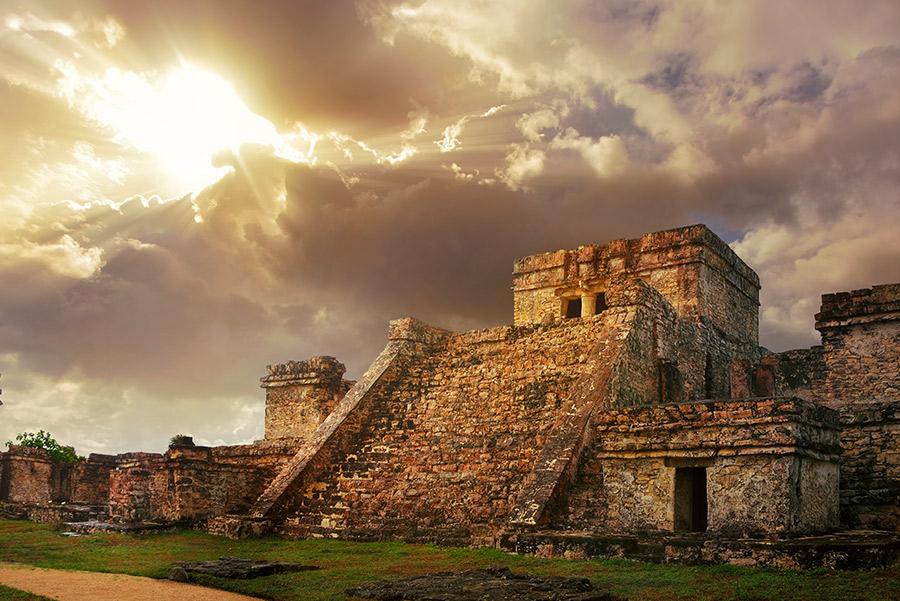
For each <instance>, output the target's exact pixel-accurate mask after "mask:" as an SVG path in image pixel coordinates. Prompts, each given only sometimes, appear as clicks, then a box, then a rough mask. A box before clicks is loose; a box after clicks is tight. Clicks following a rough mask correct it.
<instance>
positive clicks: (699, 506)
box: [674, 467, 708, 532]
mask: <svg viewBox="0 0 900 601" xmlns="http://www.w3.org/2000/svg"><path fill="white" fill-rule="evenodd" d="M674 501H675V530H676V531H678V532H706V528H707V526H708V506H707V500H706V468H705V467H679V468H675V499H674Z"/></svg>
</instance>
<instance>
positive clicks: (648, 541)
mask: <svg viewBox="0 0 900 601" xmlns="http://www.w3.org/2000/svg"><path fill="white" fill-rule="evenodd" d="M500 547H501V548H502V549H505V550H507V551H512V552H515V553H522V554H531V555H537V556H541V557H567V558H571V559H589V558H601V557H621V558H629V559H636V560H640V561H648V562H653V563H683V564H716V563H728V564H732V565H745V566H768V567H779V568H803V569H806V568H823V567H824V568H829V569H841V570H854V569H873V568H882V567H887V566H890V565H891V564H893V563H895V562H896V561H898V560H900V535H898V534H897V533H893V532H885V531H873V530H855V531H845V532H837V533H833V534H828V535H822V536H808V537H797V538H784V539H756V538H754V539H747V538H721V537H715V536H710V535H702V534H697V535H690V534H684V535H673V534H671V533H669V534H659V533H657V534H645V535H609V534H597V533H590V532H568V531H537V532H516V533H507V534H505V535H504V536H503V537H502V538H501V540H500Z"/></svg>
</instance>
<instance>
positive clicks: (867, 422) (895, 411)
mask: <svg viewBox="0 0 900 601" xmlns="http://www.w3.org/2000/svg"><path fill="white" fill-rule="evenodd" d="M840 416H841V446H842V447H843V449H844V453H843V455H842V457H841V521H842V523H844V524H845V525H847V526H849V527H852V528H881V529H886V530H895V531H900V444H898V440H900V403H898V402H897V401H893V402H870V403H866V404H863V405H859V406H848V407H843V408H841V409H840Z"/></svg>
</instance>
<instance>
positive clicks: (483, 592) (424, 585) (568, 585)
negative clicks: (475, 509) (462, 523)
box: [347, 568, 619, 601]
mask: <svg viewBox="0 0 900 601" xmlns="http://www.w3.org/2000/svg"><path fill="white" fill-rule="evenodd" d="M347 594H348V595H350V596H351V597H361V598H363V599H376V600H379V601H471V600H473V599H478V600H479V601H616V600H617V599H619V598H618V597H614V596H612V595H611V594H610V593H608V592H604V591H599V590H596V589H595V588H594V585H593V584H591V581H590V580H588V579H587V578H567V577H563V576H546V577H539V576H526V575H523V574H515V573H513V572H512V571H510V569H509V568H489V569H486V570H468V571H465V572H441V573H438V574H428V575H426V576H419V577H416V578H408V579H405V580H394V581H390V582H374V583H372V584H366V585H363V586H358V587H356V588H352V589H349V590H348V591H347Z"/></svg>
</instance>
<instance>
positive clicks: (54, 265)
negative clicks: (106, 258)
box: [0, 234, 103, 279]
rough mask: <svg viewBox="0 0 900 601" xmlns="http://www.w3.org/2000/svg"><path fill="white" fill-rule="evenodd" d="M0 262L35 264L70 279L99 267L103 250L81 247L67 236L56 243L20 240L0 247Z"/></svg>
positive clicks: (94, 271)
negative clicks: (30, 262) (37, 263)
mask: <svg viewBox="0 0 900 601" xmlns="http://www.w3.org/2000/svg"><path fill="white" fill-rule="evenodd" d="M0 260H3V261H4V262H13V261H20V260H27V261H38V262H40V263H42V264H44V265H45V266H46V267H48V268H49V269H51V270H53V271H54V272H56V273H58V274H60V275H64V276H67V277H72V278H79V279H84V278H89V277H91V276H92V275H94V274H95V273H97V271H98V270H99V269H100V267H101V266H102V265H103V251H102V250H101V249H99V248H83V247H82V246H81V245H80V244H78V242H77V241H76V240H75V239H74V238H72V237H71V236H70V235H68V234H64V235H62V236H60V237H59V239H58V240H57V241H56V242H51V243H46V244H39V243H36V242H29V241H21V242H17V243H3V244H0Z"/></svg>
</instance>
